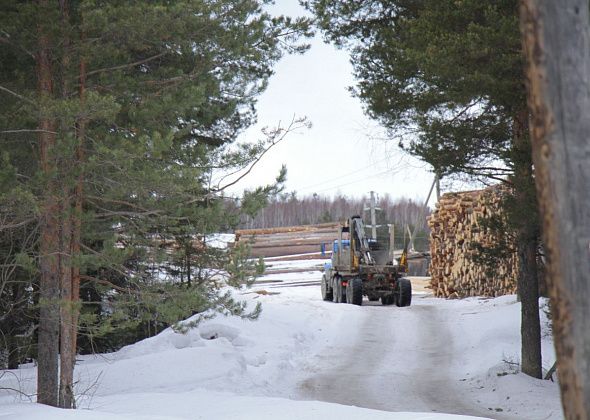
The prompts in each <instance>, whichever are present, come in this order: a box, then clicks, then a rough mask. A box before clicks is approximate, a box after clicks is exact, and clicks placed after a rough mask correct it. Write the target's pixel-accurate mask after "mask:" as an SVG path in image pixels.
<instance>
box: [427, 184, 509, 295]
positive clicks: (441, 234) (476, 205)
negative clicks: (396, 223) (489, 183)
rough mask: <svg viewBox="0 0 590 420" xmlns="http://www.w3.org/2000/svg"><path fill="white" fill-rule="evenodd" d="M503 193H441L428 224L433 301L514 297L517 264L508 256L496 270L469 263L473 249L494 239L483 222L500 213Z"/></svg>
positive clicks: (498, 190) (474, 250)
mask: <svg viewBox="0 0 590 420" xmlns="http://www.w3.org/2000/svg"><path fill="white" fill-rule="evenodd" d="M502 194H505V190H503V189H501V188H498V187H490V188H487V189H485V190H479V191H468V192H461V193H447V194H444V195H443V196H442V197H441V198H440V200H439V202H438V203H437V204H436V210H435V211H434V213H433V214H432V215H431V216H430V218H429V219H428V225H429V226H430V231H431V233H430V254H431V257H432V260H431V262H430V275H431V287H432V291H433V293H434V295H435V296H437V297H445V298H461V297H467V296H487V297H495V296H500V295H505V294H512V293H516V275H517V260H516V257H515V256H512V257H510V258H509V259H507V260H506V261H505V263H504V264H502V265H500V266H494V267H493V275H490V272H489V269H488V268H487V267H485V266H484V265H482V264H478V263H477V262H475V261H474V258H473V257H474V253H476V252H478V251H477V248H476V247H475V246H474V245H475V244H477V243H479V244H480V245H482V246H484V247H486V246H490V245H493V244H494V243H495V242H496V241H497V240H498V238H497V237H496V236H495V234H494V233H493V232H492V231H491V230H490V229H489V227H488V226H486V224H485V223H482V221H483V220H485V219H486V218H488V219H489V218H490V217H491V216H492V215H498V214H500V212H501V210H500V203H501V198H502Z"/></svg>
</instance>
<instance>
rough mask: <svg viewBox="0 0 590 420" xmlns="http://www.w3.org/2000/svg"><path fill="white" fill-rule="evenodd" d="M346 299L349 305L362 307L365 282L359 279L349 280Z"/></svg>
mask: <svg viewBox="0 0 590 420" xmlns="http://www.w3.org/2000/svg"><path fill="white" fill-rule="evenodd" d="M346 297H347V299H346V300H347V301H348V303H352V304H353V305H358V306H361V305H362V304H363V281H362V280H361V279H359V278H354V279H350V280H348V286H346Z"/></svg>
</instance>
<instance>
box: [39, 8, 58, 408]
mask: <svg viewBox="0 0 590 420" xmlns="http://www.w3.org/2000/svg"><path fill="white" fill-rule="evenodd" d="M38 4H39V5H40V6H41V8H42V9H43V7H47V4H48V2H47V0H39V3H38ZM50 50H51V40H50V38H49V35H48V30H47V28H46V27H44V26H43V25H39V27H38V52H37V56H36V60H37V90H38V93H39V97H40V98H41V99H43V98H50V97H51V96H52V95H53V71H52V66H51V57H50ZM40 114H41V115H40V118H39V130H40V131H39V162H40V165H41V169H42V171H43V173H44V175H45V178H46V180H47V188H45V191H44V196H43V199H42V206H41V218H40V245H39V253H40V256H39V258H40V262H39V265H40V271H41V276H40V286H39V301H40V309H39V339H38V349H37V354H38V376H37V401H38V402H39V403H42V404H48V405H52V406H57V405H58V352H59V220H58V218H59V199H58V194H57V191H56V188H55V164H54V162H55V161H54V156H53V155H54V148H55V141H56V138H55V134H52V133H54V132H55V129H56V127H55V122H54V121H53V120H52V119H51V118H50V117H48V116H46V115H44V112H43V110H41V111H40Z"/></svg>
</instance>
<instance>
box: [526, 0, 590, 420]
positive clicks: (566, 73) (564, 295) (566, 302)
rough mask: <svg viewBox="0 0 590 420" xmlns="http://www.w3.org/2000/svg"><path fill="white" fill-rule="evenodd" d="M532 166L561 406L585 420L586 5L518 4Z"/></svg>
mask: <svg viewBox="0 0 590 420" xmlns="http://www.w3.org/2000/svg"><path fill="white" fill-rule="evenodd" d="M520 5H521V8H520V14H521V30H522V35H523V46H524V51H525V55H526V62H527V67H526V75H527V81H528V103H529V109H530V113H531V132H532V140H533V160H534V163H535V173H536V177H535V179H536V185H537V191H538V197H539V204H540V209H541V217H542V223H543V238H544V245H545V253H546V257H547V277H548V285H549V294H550V297H551V307H552V314H553V334H554V337H555V347H556V352H557V373H558V377H559V383H560V388H561V396H562V404H563V407H564V412H565V416H566V418H568V419H588V418H589V417H590V305H589V304H588V300H589V298H590V163H589V162H590V141H589V139H590V118H588V110H589V109H590V79H589V77H590V76H589V75H590V28H589V19H590V17H589V13H588V12H589V11H588V7H589V4H588V1H587V0H585V1H582V0H562V1H559V2H556V1H553V0H521V4H520Z"/></svg>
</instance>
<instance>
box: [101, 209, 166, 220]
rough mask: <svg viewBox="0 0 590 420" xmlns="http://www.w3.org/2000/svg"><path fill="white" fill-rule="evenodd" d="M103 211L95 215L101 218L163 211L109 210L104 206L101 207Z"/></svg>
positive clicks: (156, 213)
mask: <svg viewBox="0 0 590 420" xmlns="http://www.w3.org/2000/svg"><path fill="white" fill-rule="evenodd" d="M101 210H103V211H104V212H105V213H97V214H96V217H97V218H100V219H103V218H107V217H112V216H139V217H145V216H156V215H158V214H162V213H163V212H162V211H160V210H146V211H145V212H134V211H111V210H107V209H104V208H101Z"/></svg>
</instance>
